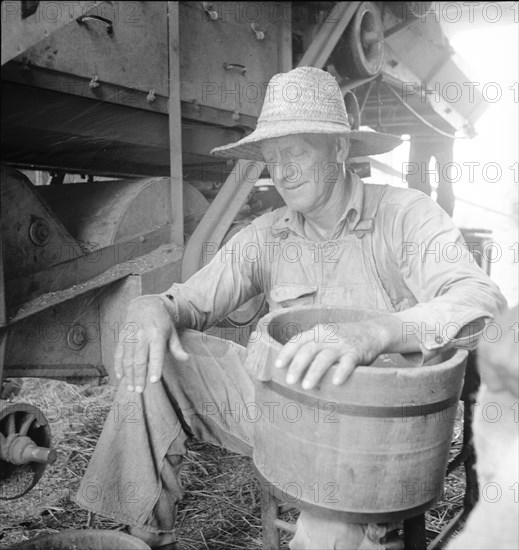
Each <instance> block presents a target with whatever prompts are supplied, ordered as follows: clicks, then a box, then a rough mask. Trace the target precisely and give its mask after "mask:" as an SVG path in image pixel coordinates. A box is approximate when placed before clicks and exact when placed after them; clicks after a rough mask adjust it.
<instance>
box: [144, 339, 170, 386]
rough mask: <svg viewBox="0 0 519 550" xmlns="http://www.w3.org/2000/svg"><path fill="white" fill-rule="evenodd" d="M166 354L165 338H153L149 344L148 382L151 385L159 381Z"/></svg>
mask: <svg viewBox="0 0 519 550" xmlns="http://www.w3.org/2000/svg"><path fill="white" fill-rule="evenodd" d="M165 353H166V340H165V338H154V339H153V340H152V341H151V343H150V363H149V371H148V372H149V375H150V382H151V383H152V384H153V383H155V382H158V381H159V380H160V377H161V376H162V367H163V366H164V355H165Z"/></svg>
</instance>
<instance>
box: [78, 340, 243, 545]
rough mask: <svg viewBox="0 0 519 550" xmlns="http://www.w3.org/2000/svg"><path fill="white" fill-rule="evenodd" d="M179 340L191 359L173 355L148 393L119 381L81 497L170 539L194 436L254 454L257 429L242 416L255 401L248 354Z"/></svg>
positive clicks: (221, 344)
mask: <svg viewBox="0 0 519 550" xmlns="http://www.w3.org/2000/svg"><path fill="white" fill-rule="evenodd" d="M181 340H182V344H183V345H184V348H185V349H186V351H187V352H188V353H189V354H190V359H189V360H188V361H186V362H185V363H180V362H178V361H175V360H174V359H173V357H172V356H171V355H169V354H168V357H167V359H166V362H165V365H164V371H163V377H162V380H161V381H160V382H158V383H156V384H147V385H146V389H145V391H144V393H142V394H137V393H133V392H128V391H127V390H126V386H125V384H124V381H123V383H121V384H120V386H119V388H118V391H117V394H116V397H115V400H114V403H113V406H112V408H111V410H110V413H109V415H108V418H107V420H106V423H105V426H104V428H103V432H102V434H101V436H100V438H99V441H98V444H97V447H96V449H95V451H94V454H93V456H92V459H91V461H90V464H89V466H88V469H87V471H86V473H85V476H84V478H83V480H82V483H81V485H80V488H79V491H78V493H77V495H76V501H77V502H78V504H79V505H80V506H82V507H84V508H87V509H89V510H92V511H94V512H96V513H98V514H100V515H103V516H106V517H110V518H113V519H115V520H116V521H119V522H121V523H125V524H127V525H131V526H134V527H138V528H140V529H143V530H145V531H148V532H150V533H153V534H157V535H158V534H170V535H171V536H172V537H173V529H174V521H175V513H174V511H175V508H176V505H177V503H178V501H179V500H180V499H181V496H182V489H181V486H180V483H179V481H178V472H179V470H180V464H181V457H182V456H183V455H184V454H185V452H186V448H185V443H186V441H187V439H188V438H189V437H190V435H194V436H195V437H196V438H198V439H200V440H202V441H206V442H210V443H214V444H216V445H219V446H222V447H225V448H227V449H229V450H231V451H235V452H239V453H242V454H246V455H249V456H250V455H251V454H252V432H253V424H252V423H247V422H243V421H242V420H243V419H242V418H240V417H239V414H240V413H241V412H242V409H243V407H242V405H243V403H247V402H252V401H253V400H254V385H253V383H252V380H251V378H250V376H249V375H248V374H247V373H246V371H245V370H244V369H243V364H244V360H245V349H244V348H243V347H241V346H238V345H237V344H235V343H234V342H227V341H222V340H220V339H218V338H214V337H210V336H207V335H204V334H202V333H198V332H195V331H185V333H184V334H183V335H182V338H181ZM235 412H237V413H238V416H237V415H236V414H234V413H235Z"/></svg>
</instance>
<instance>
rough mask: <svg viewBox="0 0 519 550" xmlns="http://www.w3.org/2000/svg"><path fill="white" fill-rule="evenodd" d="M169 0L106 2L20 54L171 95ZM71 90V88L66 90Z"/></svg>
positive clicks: (61, 68)
mask: <svg viewBox="0 0 519 550" xmlns="http://www.w3.org/2000/svg"><path fill="white" fill-rule="evenodd" d="M166 8H167V6H166V3H165V2H110V3H108V2H106V3H102V4H100V5H99V6H96V7H94V8H93V9H91V10H88V11H86V12H85V13H84V15H87V16H95V17H101V18H103V19H105V20H107V21H109V22H110V23H111V29H112V30H111V32H109V26H108V24H107V23H106V22H103V21H102V20H100V19H94V18H89V17H84V16H82V17H80V18H79V19H78V20H76V21H75V22H73V23H70V24H68V25H66V26H64V27H62V28H60V29H58V30H56V31H55V32H53V33H52V34H50V35H49V36H48V37H47V38H45V39H44V40H42V41H41V42H39V43H38V44H36V45H35V46H33V47H32V48H30V49H28V50H27V51H26V52H24V53H23V54H22V55H20V56H18V57H17V58H16V60H17V61H19V62H23V63H29V65H34V66H37V67H43V68H47V69H51V70H54V71H58V72H62V73H68V74H72V75H77V76H82V77H86V78H88V79H94V80H93V82H92V86H93V87H94V88H95V87H96V83H102V82H109V83H111V84H117V85H120V86H124V87H126V88H132V89H136V90H141V91H145V92H149V91H150V90H154V92H155V93H156V94H161V95H163V96H167V95H168V48H167V12H166ZM64 91H67V90H64Z"/></svg>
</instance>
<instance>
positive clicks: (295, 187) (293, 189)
mask: <svg viewBox="0 0 519 550" xmlns="http://www.w3.org/2000/svg"><path fill="white" fill-rule="evenodd" d="M304 183H305V182H304V181H303V182H301V183H296V184H295V185H290V186H289V185H285V186H284V187H283V191H295V190H296V189H299V188H300V187H301V186H302V185H304Z"/></svg>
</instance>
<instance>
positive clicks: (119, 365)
mask: <svg viewBox="0 0 519 550" xmlns="http://www.w3.org/2000/svg"><path fill="white" fill-rule="evenodd" d="M123 355H124V345H123V343H122V341H119V342H118V343H117V346H116V347H115V354H114V371H115V376H116V377H117V379H119V380H120V379H121V378H122V377H123V375H124V371H123Z"/></svg>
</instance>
